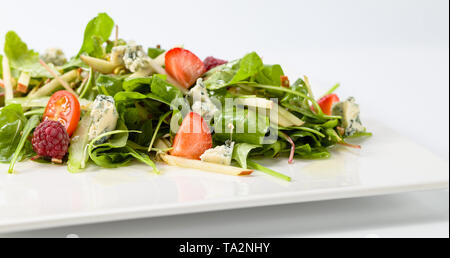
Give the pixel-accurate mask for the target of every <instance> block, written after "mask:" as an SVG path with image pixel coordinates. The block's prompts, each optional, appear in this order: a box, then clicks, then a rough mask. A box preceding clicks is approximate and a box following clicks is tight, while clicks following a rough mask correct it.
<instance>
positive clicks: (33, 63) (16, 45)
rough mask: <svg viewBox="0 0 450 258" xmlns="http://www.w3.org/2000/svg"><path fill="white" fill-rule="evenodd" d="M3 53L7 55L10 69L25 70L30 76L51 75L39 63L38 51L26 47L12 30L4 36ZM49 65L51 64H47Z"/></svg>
mask: <svg viewBox="0 0 450 258" xmlns="http://www.w3.org/2000/svg"><path fill="white" fill-rule="evenodd" d="M4 52H5V55H6V56H7V57H8V60H9V63H10V64H11V68H12V69H16V70H18V71H20V72H26V73H28V75H30V76H31V77H35V78H42V77H49V78H51V77H53V76H52V75H51V74H50V73H49V72H48V71H47V70H46V69H45V68H44V67H43V66H42V65H41V64H40V63H39V53H37V52H34V51H33V50H31V49H28V46H27V44H25V43H24V42H23V41H22V40H21V39H20V37H19V35H17V33H15V32H14V31H8V33H6V36H5V47H4ZM49 66H51V67H52V66H53V65H52V64H49Z"/></svg>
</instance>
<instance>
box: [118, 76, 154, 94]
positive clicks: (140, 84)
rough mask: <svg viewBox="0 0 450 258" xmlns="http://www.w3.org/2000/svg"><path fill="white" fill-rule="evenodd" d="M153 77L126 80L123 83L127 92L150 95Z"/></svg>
mask: <svg viewBox="0 0 450 258" xmlns="http://www.w3.org/2000/svg"><path fill="white" fill-rule="evenodd" d="M151 84H152V77H137V78H126V79H125V80H124V81H123V85H122V87H123V89H124V90H125V91H137V92H140V93H144V94H145V93H149V92H150V85H151Z"/></svg>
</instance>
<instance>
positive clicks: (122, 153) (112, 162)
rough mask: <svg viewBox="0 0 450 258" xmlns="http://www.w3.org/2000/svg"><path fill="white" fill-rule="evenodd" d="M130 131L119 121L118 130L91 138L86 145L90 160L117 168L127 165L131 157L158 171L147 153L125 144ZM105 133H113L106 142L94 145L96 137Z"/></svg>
mask: <svg viewBox="0 0 450 258" xmlns="http://www.w3.org/2000/svg"><path fill="white" fill-rule="evenodd" d="M133 132H138V131H130V130H128V129H127V128H126V126H125V124H124V123H123V122H122V121H119V125H118V130H115V131H111V132H108V133H104V134H102V135H100V136H98V137H96V138H95V139H93V140H92V141H91V142H90V143H89V146H88V152H89V157H90V158H91V159H92V161H93V162H94V163H95V164H96V165H98V166H101V167H105V168H117V167H122V166H126V165H128V164H129V163H130V162H131V161H132V160H133V158H135V159H137V160H139V161H141V162H143V163H145V164H147V165H149V166H151V167H152V168H153V171H155V172H158V170H157V168H156V166H155V164H154V163H153V161H151V159H150V157H148V155H147V154H145V153H142V152H139V151H137V150H134V149H133V148H131V147H130V146H128V145H127V142H128V135H129V133H133ZM106 135H113V136H112V137H111V138H110V139H109V140H108V142H106V143H103V144H99V145H96V146H95V145H94V144H95V142H96V141H97V140H98V139H101V138H102V137H104V136H106Z"/></svg>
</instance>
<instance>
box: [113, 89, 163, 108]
mask: <svg viewBox="0 0 450 258" xmlns="http://www.w3.org/2000/svg"><path fill="white" fill-rule="evenodd" d="M145 99H151V100H155V101H158V102H161V103H164V104H166V105H169V106H170V102H167V101H166V100H165V99H163V98H161V97H159V96H156V95H155V94H153V93H148V94H142V93H139V92H127V91H121V92H118V93H117V94H116V95H114V100H115V101H116V102H117V103H119V102H124V101H130V100H145Z"/></svg>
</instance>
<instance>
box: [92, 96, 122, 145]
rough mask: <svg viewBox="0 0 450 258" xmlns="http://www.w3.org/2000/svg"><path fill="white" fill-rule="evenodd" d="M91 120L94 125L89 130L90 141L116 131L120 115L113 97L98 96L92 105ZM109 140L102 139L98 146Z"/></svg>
mask: <svg viewBox="0 0 450 258" xmlns="http://www.w3.org/2000/svg"><path fill="white" fill-rule="evenodd" d="M91 118H92V123H91V126H90V128H89V140H90V141H91V140H93V139H94V138H95V137H97V136H99V135H101V134H104V133H107V132H110V131H113V130H114V129H116V125H117V120H118V119H119V113H118V112H117V109H116V105H115V102H114V99H113V97H111V96H105V95H98V96H97V98H95V101H94V103H92V108H91ZM107 139H108V137H107V136H105V137H102V138H101V139H100V140H98V141H97V142H96V144H100V143H103V142H105V141H106V140H107Z"/></svg>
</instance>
